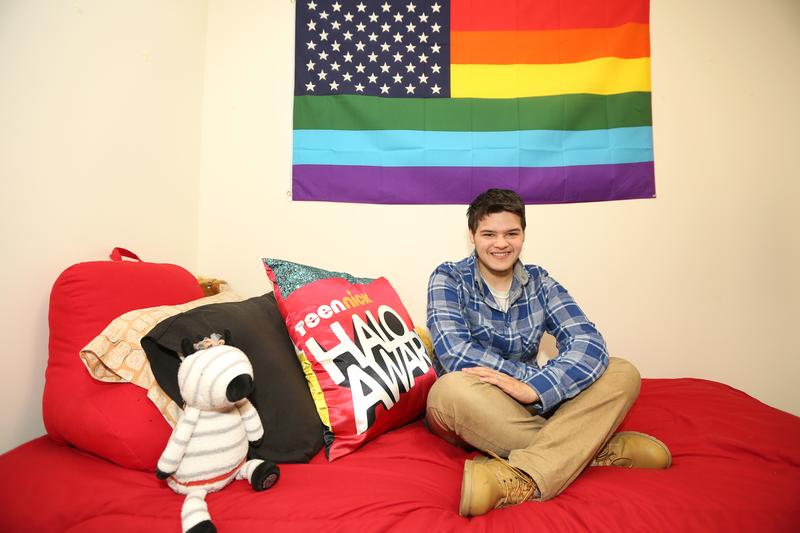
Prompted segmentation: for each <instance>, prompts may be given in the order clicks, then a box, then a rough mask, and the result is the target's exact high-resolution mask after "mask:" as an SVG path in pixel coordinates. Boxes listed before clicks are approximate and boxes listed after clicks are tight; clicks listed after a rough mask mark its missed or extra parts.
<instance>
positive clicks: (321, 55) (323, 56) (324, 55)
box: [319, 50, 328, 61]
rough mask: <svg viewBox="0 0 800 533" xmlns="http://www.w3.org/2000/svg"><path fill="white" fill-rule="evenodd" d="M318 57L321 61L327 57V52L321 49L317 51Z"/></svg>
mask: <svg viewBox="0 0 800 533" xmlns="http://www.w3.org/2000/svg"><path fill="white" fill-rule="evenodd" d="M319 58H320V59H322V60H323V61H324V60H326V59H328V52H326V51H325V50H323V51H322V52H320V53H319Z"/></svg>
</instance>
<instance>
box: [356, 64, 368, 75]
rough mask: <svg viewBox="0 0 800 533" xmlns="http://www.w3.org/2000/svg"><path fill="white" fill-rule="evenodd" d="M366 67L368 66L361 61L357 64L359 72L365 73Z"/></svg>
mask: <svg viewBox="0 0 800 533" xmlns="http://www.w3.org/2000/svg"><path fill="white" fill-rule="evenodd" d="M365 68H366V67H365V66H364V65H362V64H361V63H359V64H358V65H356V72H358V73H359V74H363V73H364V69H365Z"/></svg>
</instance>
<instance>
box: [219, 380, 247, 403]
mask: <svg viewBox="0 0 800 533" xmlns="http://www.w3.org/2000/svg"><path fill="white" fill-rule="evenodd" d="M251 392H253V378H251V377H250V376H248V375H247V374H239V375H238V376H236V377H235V378H233V379H232V380H231V382H230V383H228V387H227V388H226V389H225V396H227V397H228V401H230V402H238V401H239V400H241V399H242V398H244V397H246V396H247V395H248V394H250V393H251Z"/></svg>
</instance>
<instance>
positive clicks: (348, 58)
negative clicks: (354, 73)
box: [344, 52, 353, 63]
mask: <svg viewBox="0 0 800 533" xmlns="http://www.w3.org/2000/svg"><path fill="white" fill-rule="evenodd" d="M344 62H345V63H352V62H353V54H351V53H350V52H346V53H345V54H344Z"/></svg>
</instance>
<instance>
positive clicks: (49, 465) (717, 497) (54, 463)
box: [0, 379, 800, 533]
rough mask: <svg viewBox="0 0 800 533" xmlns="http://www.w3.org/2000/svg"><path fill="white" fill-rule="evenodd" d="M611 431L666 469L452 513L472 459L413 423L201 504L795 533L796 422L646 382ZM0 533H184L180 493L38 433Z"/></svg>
mask: <svg viewBox="0 0 800 533" xmlns="http://www.w3.org/2000/svg"><path fill="white" fill-rule="evenodd" d="M621 429H630V430H637V431H644V432H647V433H652V434H654V435H657V436H658V437H659V438H660V439H661V440H663V441H664V442H666V443H667V444H668V445H669V447H670V448H671V450H672V453H673V465H672V467H671V468H670V469H668V470H663V471H659V470H629V469H624V468H612V467H594V468H589V469H587V470H586V471H585V472H584V473H583V474H582V475H581V476H580V477H579V478H578V480H577V481H576V482H575V483H574V484H573V485H571V486H570V487H569V488H568V489H567V490H566V491H565V492H564V493H563V494H562V495H561V496H559V497H557V498H556V499H554V500H551V501H548V502H544V503H537V502H529V503H525V504H522V505H519V506H515V507H511V508H506V509H501V510H496V511H492V512H490V513H488V514H487V515H485V516H480V517H476V518H472V519H466V518H461V517H459V516H458V512H457V510H458V498H459V491H460V484H461V470H462V465H463V462H464V459H465V458H466V457H467V456H468V454H466V453H465V452H463V451H462V450H460V449H458V448H455V447H453V446H451V445H449V444H447V443H445V442H443V441H441V440H439V439H438V438H436V437H434V436H432V435H431V434H429V433H428V432H427V431H426V430H425V428H424V426H423V425H422V423H421V422H419V421H417V422H415V423H412V424H410V425H407V426H404V427H402V428H400V429H397V430H394V431H392V432H389V433H387V434H385V435H382V436H380V437H378V438H377V439H376V440H375V441H373V442H370V443H368V444H366V445H365V446H364V447H363V448H361V449H359V450H358V451H356V452H355V453H353V454H351V455H349V456H346V457H344V458H342V459H340V460H337V461H335V462H332V463H328V462H327V461H326V460H325V458H324V456H322V455H319V456H317V457H316V458H315V459H314V460H312V462H311V463H310V464H287V465H282V466H281V469H282V472H281V479H280V481H279V482H278V484H277V485H276V486H275V487H274V488H272V489H270V490H268V491H265V492H260V493H256V492H253V491H252V490H251V489H250V488H249V486H248V484H247V483H245V482H241V481H239V482H235V483H233V484H232V485H230V486H229V487H227V488H226V489H224V490H223V491H222V492H219V493H214V494H211V495H209V496H208V500H207V501H208V505H209V510H210V512H211V514H212V516H213V518H214V522H215V524H216V525H217V527H218V528H219V530H220V531H221V532H222V533H225V532H242V531H315V532H317V531H329V532H330V531H359V532H362V531H375V532H378V531H381V532H382V531H503V532H511V531H533V530H541V531H549V532H555V531H681V532H684V531H702V532H708V531H726V532H727V531H787V532H788V531H797V530H798V527H799V526H798V524H800V418H798V417H795V416H792V415H790V414H787V413H785V412H782V411H779V410H777V409H773V408H771V407H769V406H766V405H764V404H762V403H760V402H758V401H757V400H755V399H753V398H751V397H749V396H748V395H746V394H744V393H742V392H740V391H738V390H736V389H733V388H731V387H728V386H725V385H722V384H719V383H715V382H711V381H704V380H698V379H674V380H667V379H645V380H644V382H643V386H642V392H641V395H640V397H639V400H638V401H637V403H636V404H635V405H634V407H633V409H632V410H631V412H630V413H629V415H628V417H627V418H626V420H625V422H624V424H623V427H622V428H621ZM0 479H2V482H1V483H0V531H25V532H28V531H76V532H77V531H103V532H108V531H113V532H115V533H123V532H126V531H138V532H141V531H146V532H147V533H156V532H160V531H165V532H175V531H179V530H180V519H179V515H180V508H181V504H182V501H183V497H182V496H179V495H177V494H175V493H173V492H172V491H171V490H170V489H169V488H167V487H166V485H165V484H164V483H163V482H161V481H159V480H157V479H156V477H155V475H153V474H150V473H147V472H142V471H136V470H131V469H126V468H122V467H119V466H116V465H114V464H112V463H110V462H108V461H106V460H104V459H100V458H98V457H95V456H92V455H90V454H88V453H85V452H82V451H80V450H78V449H75V448H71V447H68V446H65V445H63V444H57V443H55V442H54V441H52V440H50V439H49V438H48V437H41V438H39V439H36V440H34V441H31V442H29V443H27V444H24V445H23V446H20V447H19V448H17V449H15V450H12V451H10V452H8V453H6V454H4V455H2V456H0Z"/></svg>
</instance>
